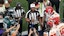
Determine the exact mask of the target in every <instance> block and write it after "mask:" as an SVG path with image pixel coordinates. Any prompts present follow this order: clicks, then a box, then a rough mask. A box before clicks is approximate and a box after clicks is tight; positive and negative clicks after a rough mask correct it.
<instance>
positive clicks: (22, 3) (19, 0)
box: [11, 0, 64, 31]
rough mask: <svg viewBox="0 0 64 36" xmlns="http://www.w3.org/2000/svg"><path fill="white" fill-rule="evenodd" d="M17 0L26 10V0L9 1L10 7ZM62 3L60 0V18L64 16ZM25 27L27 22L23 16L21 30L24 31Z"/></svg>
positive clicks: (63, 1)
mask: <svg viewBox="0 0 64 36" xmlns="http://www.w3.org/2000/svg"><path fill="white" fill-rule="evenodd" d="M17 2H20V3H21V5H22V6H23V8H24V9H25V11H26V12H27V11H28V3H27V1H26V0H13V2H12V3H11V7H14V6H15V5H16V3H17ZM63 4H64V0H62V1H61V2H60V15H61V16H60V18H61V19H62V18H63V16H64V15H63V9H64V6H63ZM27 28H28V24H27V22H26V21H25V18H23V25H22V30H23V31H25V30H27Z"/></svg>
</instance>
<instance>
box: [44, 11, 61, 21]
mask: <svg viewBox="0 0 64 36" xmlns="http://www.w3.org/2000/svg"><path fill="white" fill-rule="evenodd" d="M53 12H54V13H53V15H49V14H48V13H46V12H45V15H46V18H45V21H49V20H52V19H53V18H55V17H59V18H60V15H59V14H58V13H56V12H55V11H53Z"/></svg>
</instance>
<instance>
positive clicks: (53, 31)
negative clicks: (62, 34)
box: [49, 27, 57, 36]
mask: <svg viewBox="0 0 64 36" xmlns="http://www.w3.org/2000/svg"><path fill="white" fill-rule="evenodd" d="M49 36H57V27H52V29H51V30H50V32H49Z"/></svg>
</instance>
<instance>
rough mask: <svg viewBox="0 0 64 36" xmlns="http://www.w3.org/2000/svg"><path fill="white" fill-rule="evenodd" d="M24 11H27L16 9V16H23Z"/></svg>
mask: <svg viewBox="0 0 64 36" xmlns="http://www.w3.org/2000/svg"><path fill="white" fill-rule="evenodd" d="M23 13H25V11H24V9H17V10H15V11H14V15H15V17H21V16H22V14H23Z"/></svg>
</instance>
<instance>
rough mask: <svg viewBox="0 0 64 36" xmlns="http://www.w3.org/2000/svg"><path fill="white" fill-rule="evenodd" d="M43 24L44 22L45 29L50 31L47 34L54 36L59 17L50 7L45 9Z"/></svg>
mask: <svg viewBox="0 0 64 36" xmlns="http://www.w3.org/2000/svg"><path fill="white" fill-rule="evenodd" d="M45 22H46V24H45V25H46V26H45V27H46V29H49V31H50V32H49V34H51V36H53V35H56V27H57V25H58V24H59V23H60V15H59V14H58V13H56V12H55V11H54V9H53V8H52V7H51V6H47V7H46V10H45ZM47 26H48V27H49V28H48V27H47ZM45 32H46V31H45Z"/></svg>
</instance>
